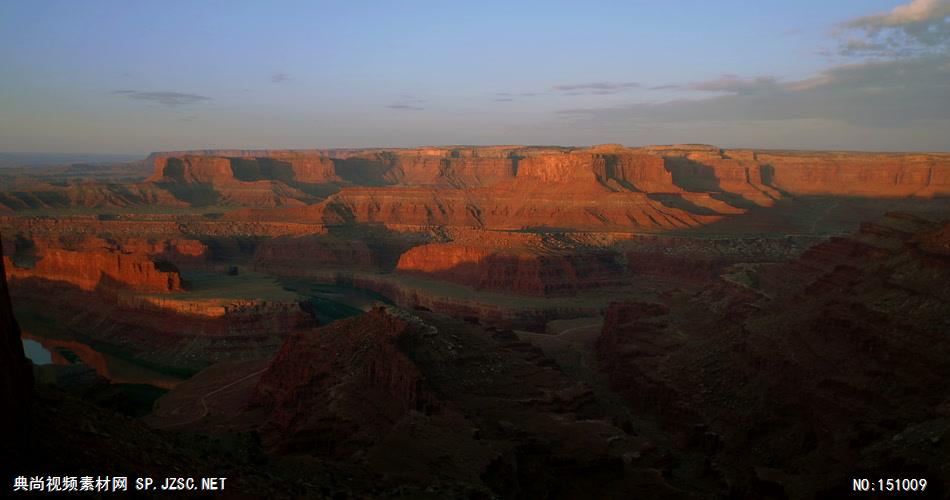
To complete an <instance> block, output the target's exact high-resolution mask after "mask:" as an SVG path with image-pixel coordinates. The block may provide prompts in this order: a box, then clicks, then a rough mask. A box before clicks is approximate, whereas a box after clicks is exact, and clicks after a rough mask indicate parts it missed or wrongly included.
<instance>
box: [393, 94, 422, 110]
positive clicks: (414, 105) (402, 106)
mask: <svg viewBox="0 0 950 500" xmlns="http://www.w3.org/2000/svg"><path fill="white" fill-rule="evenodd" d="M399 97H400V99H399V100H398V101H397V102H394V103H393V104H390V105H388V106H386V107H387V108H389V109H395V110H399V111H422V110H424V109H425V108H424V107H422V104H425V103H426V102H427V100H426V99H422V98H419V97H415V96H414V95H412V94H400V95H399Z"/></svg>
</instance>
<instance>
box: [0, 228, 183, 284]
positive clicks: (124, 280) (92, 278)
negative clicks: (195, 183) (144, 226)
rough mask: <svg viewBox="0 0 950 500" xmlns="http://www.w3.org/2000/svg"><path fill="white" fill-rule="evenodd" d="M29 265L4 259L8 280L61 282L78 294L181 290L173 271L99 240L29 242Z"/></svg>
mask: <svg viewBox="0 0 950 500" xmlns="http://www.w3.org/2000/svg"><path fill="white" fill-rule="evenodd" d="M33 245H34V246H33V248H32V252H33V253H34V255H33V256H32V260H33V262H32V265H23V266H22V267H21V266H18V265H15V264H14V262H13V261H12V259H11V258H10V257H4V259H5V264H6V265H7V268H8V273H9V274H8V275H9V276H10V277H11V278H16V279H26V278H41V279H46V280H51V281H63V282H67V283H70V284H73V285H76V286H78V287H79V288H80V289H82V290H86V291H93V290H96V289H97V288H99V287H104V288H106V289H122V288H127V289H133V290H138V291H145V292H176V291H181V290H182V284H181V276H180V275H179V273H178V270H177V269H174V267H173V266H172V267H166V268H162V265H161V264H159V263H156V262H155V261H153V260H152V259H151V258H150V257H149V256H148V254H147V253H145V252H141V251H139V252H135V251H132V250H129V249H126V248H123V246H122V245H120V244H118V243H115V242H109V241H106V240H102V239H99V238H86V239H83V240H81V241H79V242H75V243H71V244H70V245H69V246H68V247H63V246H59V245H57V244H56V243H54V242H52V241H45V240H35V241H34V242H33Z"/></svg>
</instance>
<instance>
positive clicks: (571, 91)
mask: <svg viewBox="0 0 950 500" xmlns="http://www.w3.org/2000/svg"><path fill="white" fill-rule="evenodd" d="M639 87H640V84H639V83H637V82H589V83H575V84H566V85H555V86H553V87H551V89H552V90H555V91H557V92H561V93H564V94H565V95H584V94H593V95H606V94H616V93H618V92H623V91H626V90H630V89H635V88H639Z"/></svg>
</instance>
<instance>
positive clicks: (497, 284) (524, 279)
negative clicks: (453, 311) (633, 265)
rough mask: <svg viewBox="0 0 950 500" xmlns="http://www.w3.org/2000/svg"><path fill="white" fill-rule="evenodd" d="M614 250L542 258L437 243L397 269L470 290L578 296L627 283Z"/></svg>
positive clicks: (414, 252) (402, 260)
mask: <svg viewBox="0 0 950 500" xmlns="http://www.w3.org/2000/svg"><path fill="white" fill-rule="evenodd" d="M617 257H618V255H616V254H615V253H612V252H609V251H600V252H596V251H591V252H584V253H563V254H560V255H557V254H549V255H538V254H537V253H535V252H530V251H527V250H522V251H520V252H518V251H504V250H502V251H498V250H492V249H491V248H490V247H486V246H482V247H477V246H470V245H460V244H455V243H436V244H429V245H421V246H417V247H414V248H412V249H410V250H409V251H407V252H406V253H404V254H403V255H402V256H401V257H400V258H399V263H398V264H397V266H396V269H397V270H399V271H401V272H405V273H418V274H425V275H428V276H433V277H436V278H440V279H445V280H448V281H454V282H456V283H460V284H463V285H468V286H471V287H472V288H475V289H476V290H498V291H503V292H509V293H515V294H522V295H535V296H552V295H574V294H577V293H578V292H579V291H582V290H587V289H593V288H602V287H605V286H610V285H617V284H621V283H624V282H625V277H626V269H625V268H624V266H623V265H622V264H621V263H620V262H618V259H617Z"/></svg>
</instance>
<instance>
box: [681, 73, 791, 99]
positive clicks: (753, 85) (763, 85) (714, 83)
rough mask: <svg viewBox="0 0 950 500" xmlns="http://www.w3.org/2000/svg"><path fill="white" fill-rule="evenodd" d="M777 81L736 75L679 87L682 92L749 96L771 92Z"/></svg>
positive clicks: (767, 77) (763, 77)
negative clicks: (725, 93)
mask: <svg viewBox="0 0 950 500" xmlns="http://www.w3.org/2000/svg"><path fill="white" fill-rule="evenodd" d="M777 85H778V81H777V80H776V79H775V77H772V76H757V77H754V78H741V77H739V76H737V75H722V76H720V77H719V78H716V79H713V80H705V81H699V82H693V83H689V84H686V85H681V86H680V88H681V89H683V90H698V91H702V92H727V93H733V94H751V93H755V92H761V91H765V90H772V89H774V88H775V87H776V86H777Z"/></svg>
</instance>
